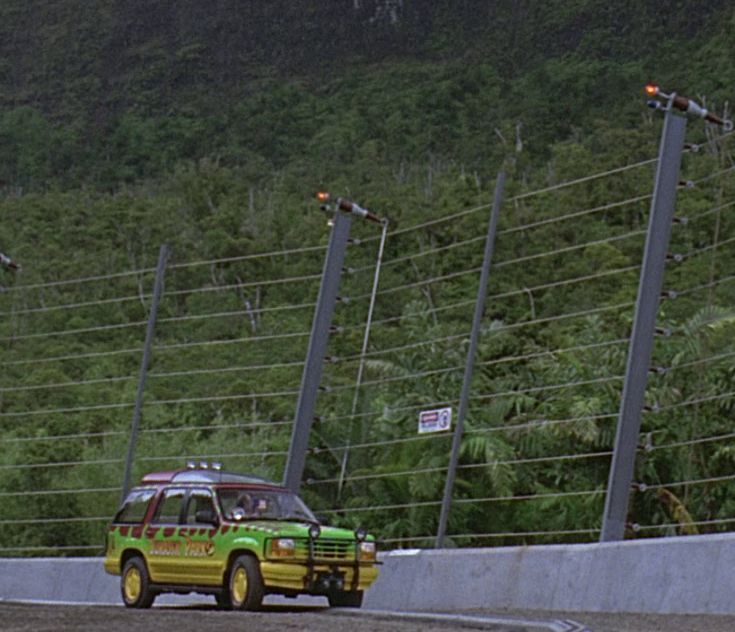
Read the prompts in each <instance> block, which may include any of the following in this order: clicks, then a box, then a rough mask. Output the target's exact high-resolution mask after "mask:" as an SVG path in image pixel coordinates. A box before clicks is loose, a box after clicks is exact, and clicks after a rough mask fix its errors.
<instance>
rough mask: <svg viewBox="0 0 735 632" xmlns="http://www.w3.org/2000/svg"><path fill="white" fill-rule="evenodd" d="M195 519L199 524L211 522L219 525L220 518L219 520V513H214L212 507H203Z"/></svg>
mask: <svg viewBox="0 0 735 632" xmlns="http://www.w3.org/2000/svg"><path fill="white" fill-rule="evenodd" d="M194 519H195V520H196V521H197V522H198V523H199V524H211V525H214V526H217V525H218V524H219V520H217V514H216V513H214V512H213V511H212V510H211V509H201V510H200V511H197V512H196V514H195V515H194Z"/></svg>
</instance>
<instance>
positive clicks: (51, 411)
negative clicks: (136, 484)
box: [0, 389, 299, 417]
mask: <svg viewBox="0 0 735 632" xmlns="http://www.w3.org/2000/svg"><path fill="white" fill-rule="evenodd" d="M298 392H299V391H298V389H291V390H287V391H273V392H264V393H245V394H238V395H209V396H205V397H182V398H180V399H154V400H150V401H146V406H169V405H173V404H193V403H203V402H224V401H237V400H242V399H269V398H275V397H284V396H287V395H296V394H298ZM134 405H135V403H134V402H119V403H114V404H94V405H91V406H76V407H67V408H42V409H39V410H27V411H18V412H3V413H0V417H29V416H37V415H57V414H67V413H81V412H89V411H97V410H114V409H120V408H131V407H132V406H134Z"/></svg>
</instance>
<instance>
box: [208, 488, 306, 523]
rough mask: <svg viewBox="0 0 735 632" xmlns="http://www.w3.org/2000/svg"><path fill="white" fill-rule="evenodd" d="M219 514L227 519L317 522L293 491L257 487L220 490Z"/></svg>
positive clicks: (218, 493)
mask: <svg viewBox="0 0 735 632" xmlns="http://www.w3.org/2000/svg"><path fill="white" fill-rule="evenodd" d="M217 496H218V497H219V502H220V507H221V509H222V515H223V516H224V517H225V518H227V519H228V520H253V519H262V520H304V521H306V522H317V519H316V518H315V517H314V514H313V513H311V510H310V509H309V508H308V507H307V506H306V505H305V504H304V501H303V500H301V499H300V498H299V497H298V496H297V495H296V494H294V493H292V492H288V491H276V490H261V489H242V488H241V489H233V488H228V489H220V490H219V491H218V492H217Z"/></svg>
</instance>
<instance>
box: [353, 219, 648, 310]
mask: <svg viewBox="0 0 735 632" xmlns="http://www.w3.org/2000/svg"><path fill="white" fill-rule="evenodd" d="M645 234H646V231H645V230H635V231H630V232H628V233H625V234H623V235H616V236H614V237H606V238H604V239H596V240H593V241H588V242H584V243H582V244H576V245H574V246H565V247H563V248H557V249H555V250H549V251H545V252H540V253H536V254H533V255H525V256H523V257H518V258H515V259H508V260H506V261H501V262H498V263H494V264H493V267H494V268H502V267H506V266H509V265H514V264H517V263H524V262H526V261H532V260H534V259H540V258H543V257H551V256H554V255H557V254H562V253H567V252H573V251H575V250H582V249H584V248H587V247H589V246H598V245H601V244H609V243H612V242H615V241H621V240H624V239H630V238H632V237H640V236H642V235H645ZM479 271H480V268H479V267H474V268H469V269H466V270H459V271H456V272H450V273H447V274H443V275H439V276H436V277H431V278H428V279H422V280H420V281H414V282H411V283H405V284H401V285H396V286H393V287H389V288H385V289H382V290H379V291H378V292H377V293H376V294H377V295H378V296H383V295H385V294H392V293H393V292H398V291H401V290H407V289H412V288H416V287H422V286H424V285H430V284H432V283H439V282H442V281H447V280H450V279H455V278H459V277H462V276H464V275H467V274H477V273H478V272H479ZM370 296H371V294H370V293H365V294H358V295H356V296H353V297H350V298H351V300H353V301H358V300H362V299H365V298H368V297H370Z"/></svg>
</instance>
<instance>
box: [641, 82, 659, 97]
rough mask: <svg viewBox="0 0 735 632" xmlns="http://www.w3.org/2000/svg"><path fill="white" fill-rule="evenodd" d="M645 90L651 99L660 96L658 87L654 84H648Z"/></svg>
mask: <svg viewBox="0 0 735 632" xmlns="http://www.w3.org/2000/svg"><path fill="white" fill-rule="evenodd" d="M644 90H645V91H646V94H647V95H648V96H649V97H655V96H656V95H657V94H658V86H657V85H656V84H653V83H648V84H646V87H645V88H644Z"/></svg>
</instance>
